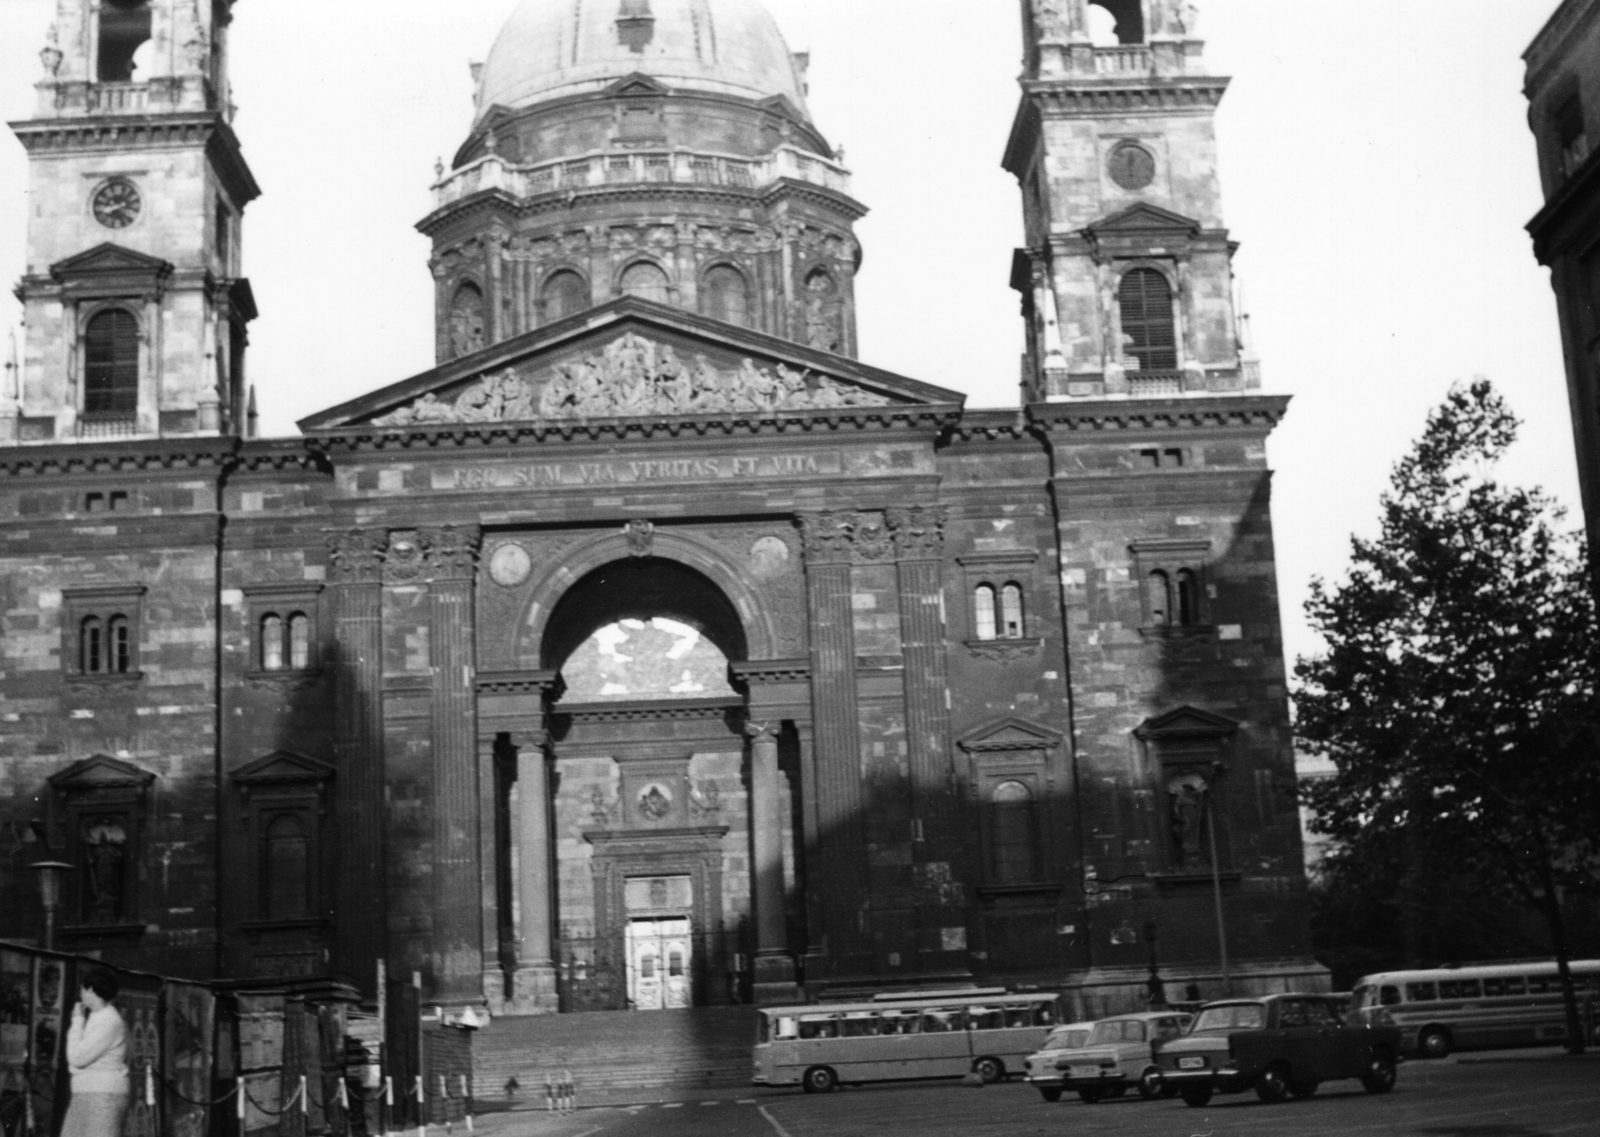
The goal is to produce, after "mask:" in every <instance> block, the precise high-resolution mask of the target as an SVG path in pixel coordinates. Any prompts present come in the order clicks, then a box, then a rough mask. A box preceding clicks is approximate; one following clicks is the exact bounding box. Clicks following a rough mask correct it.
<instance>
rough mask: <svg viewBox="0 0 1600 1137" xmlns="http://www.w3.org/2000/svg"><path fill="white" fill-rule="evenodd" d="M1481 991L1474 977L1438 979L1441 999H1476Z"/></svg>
mask: <svg viewBox="0 0 1600 1137" xmlns="http://www.w3.org/2000/svg"><path fill="white" fill-rule="evenodd" d="M1482 994H1483V992H1482V990H1481V989H1480V988H1479V986H1478V981H1477V980H1476V979H1441V980H1439V998H1441V999H1476V998H1478V997H1479V996H1480V995H1482Z"/></svg>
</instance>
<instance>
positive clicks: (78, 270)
mask: <svg viewBox="0 0 1600 1137" xmlns="http://www.w3.org/2000/svg"><path fill="white" fill-rule="evenodd" d="M50 275H51V277H53V278H54V279H55V280H56V281H57V282H58V283H60V284H63V285H65V286H66V287H67V288H68V290H70V291H72V292H74V293H76V294H79V295H111V294H116V295H128V294H144V293H147V292H152V291H154V290H155V289H157V288H159V287H160V285H161V284H162V282H164V281H165V280H166V279H167V277H169V276H170V275H172V263H171V262H170V261H164V260H162V259H161V258H160V257H152V256H149V255H147V254H145V253H140V252H135V251H134V250H133V249H125V248H123V247H122V246H121V245H117V244H114V243H112V242H110V241H105V242H102V243H101V244H98V245H96V246H95V247H94V248H92V249H88V250H85V251H84V252H81V253H78V254H76V255H74V256H70V257H67V258H66V259H65V260H60V261H57V262H56V263H55V264H53V265H51V266H50Z"/></svg>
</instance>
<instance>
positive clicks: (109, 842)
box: [81, 817, 128, 924]
mask: <svg viewBox="0 0 1600 1137" xmlns="http://www.w3.org/2000/svg"><path fill="white" fill-rule="evenodd" d="M81 841H82V847H83V867H84V880H85V882H86V883H87V885H88V889H87V899H88V911H87V912H86V913H85V915H86V916H87V918H88V919H90V920H91V921H93V922H95V923H100V924H110V923H114V922H116V921H117V920H119V919H121V917H122V915H123V910H122V909H123V904H122V901H123V892H124V890H125V886H126V884H127V867H126V863H127V858H128V831H127V830H126V829H124V828H123V826H122V823H121V820H120V819H119V818H116V817H96V818H93V819H91V820H90V821H88V822H87V823H86V824H85V825H84V827H83V830H82V833H81Z"/></svg>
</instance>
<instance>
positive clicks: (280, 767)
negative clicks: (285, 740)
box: [233, 750, 335, 786]
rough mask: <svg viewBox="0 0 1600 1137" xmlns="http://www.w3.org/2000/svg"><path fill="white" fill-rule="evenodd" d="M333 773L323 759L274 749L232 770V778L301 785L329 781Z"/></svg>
mask: <svg viewBox="0 0 1600 1137" xmlns="http://www.w3.org/2000/svg"><path fill="white" fill-rule="evenodd" d="M334 772H335V771H334V768H333V767H332V766H330V765H328V764H327V763H326V762H319V761H317V760H316V759H315V758H307V757H306V756H305V755H304V754H294V753H291V752H290V751H288V750H275V751H273V752H272V753H271V754H268V755H267V756H266V757H265V758H257V759H256V760H255V761H254V762H251V763H249V764H248V765H245V766H241V767H240V768H239V769H237V770H235V771H234V772H233V780H234V781H235V782H237V783H239V784H240V785H243V786H287V785H302V786H303V785H310V784H314V783H318V782H326V781H330V780H331V779H332V778H333V776H334Z"/></svg>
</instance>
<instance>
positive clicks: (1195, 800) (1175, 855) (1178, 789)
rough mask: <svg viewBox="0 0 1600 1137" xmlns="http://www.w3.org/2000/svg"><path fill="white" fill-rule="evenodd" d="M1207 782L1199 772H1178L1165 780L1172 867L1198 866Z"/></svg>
mask: <svg viewBox="0 0 1600 1137" xmlns="http://www.w3.org/2000/svg"><path fill="white" fill-rule="evenodd" d="M1210 789H1211V787H1210V784H1209V783H1208V782H1207V781H1206V779H1205V777H1204V776H1202V775H1200V774H1195V773H1188V774H1179V775H1177V776H1176V777H1174V778H1172V779H1171V780H1170V781H1169V782H1168V783H1167V830H1168V833H1169V834H1170V835H1171V838H1172V865H1173V867H1174V868H1180V869H1182V868H1189V867H1198V866H1199V865H1201V863H1202V862H1203V861H1204V857H1202V856H1201V852H1200V843H1201V841H1202V840H1203V839H1204V837H1205V821H1206V806H1207V802H1206V795H1207V794H1208V793H1209V792H1210Z"/></svg>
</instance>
